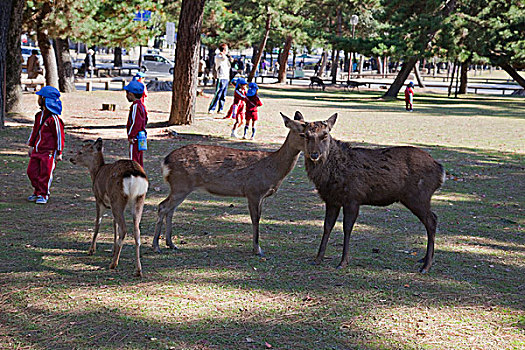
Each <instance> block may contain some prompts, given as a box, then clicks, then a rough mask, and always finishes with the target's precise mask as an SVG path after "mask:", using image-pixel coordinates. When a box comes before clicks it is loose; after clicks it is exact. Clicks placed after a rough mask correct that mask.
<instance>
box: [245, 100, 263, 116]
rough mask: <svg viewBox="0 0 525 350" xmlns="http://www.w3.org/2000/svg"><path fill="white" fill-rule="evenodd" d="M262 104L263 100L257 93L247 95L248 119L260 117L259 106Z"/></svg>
mask: <svg viewBox="0 0 525 350" xmlns="http://www.w3.org/2000/svg"><path fill="white" fill-rule="evenodd" d="M260 106H262V102H261V100H260V99H259V97H258V96H257V95H254V96H246V120H249V119H253V120H257V119H259V112H258V111H257V107H260Z"/></svg>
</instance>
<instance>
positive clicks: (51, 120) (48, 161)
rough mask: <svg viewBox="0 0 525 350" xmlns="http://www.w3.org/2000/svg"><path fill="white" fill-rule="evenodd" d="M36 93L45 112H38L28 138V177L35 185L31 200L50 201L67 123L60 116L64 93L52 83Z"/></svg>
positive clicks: (29, 199) (43, 202) (38, 202)
mask: <svg viewBox="0 0 525 350" xmlns="http://www.w3.org/2000/svg"><path fill="white" fill-rule="evenodd" d="M36 94H37V95H38V105H39V106H40V109H41V111H40V112H38V113H37V114H36V115H35V124H34V125H33V130H32V131H31V136H29V140H28V141H27V144H28V145H29V147H30V148H29V152H28V154H29V157H30V158H29V165H28V166H27V176H28V177H29V180H30V181H31V185H32V186H33V188H34V191H33V194H32V195H30V196H29V197H28V198H27V200H28V201H30V202H36V203H37V204H46V203H47V201H48V200H49V194H50V192H49V189H50V187H51V182H52V181H53V170H55V166H56V162H59V161H61V160H62V151H63V150H64V122H63V121H62V119H60V117H59V116H60V114H61V113H62V102H61V101H60V92H59V91H58V90H57V89H56V88H54V87H52V86H44V87H43V88H42V89H40V91H38V92H37V93H36Z"/></svg>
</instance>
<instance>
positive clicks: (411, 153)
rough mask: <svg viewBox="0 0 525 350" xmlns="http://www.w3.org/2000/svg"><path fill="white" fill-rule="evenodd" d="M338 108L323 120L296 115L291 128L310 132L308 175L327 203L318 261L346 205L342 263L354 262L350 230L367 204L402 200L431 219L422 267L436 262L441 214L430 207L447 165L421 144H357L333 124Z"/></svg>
mask: <svg viewBox="0 0 525 350" xmlns="http://www.w3.org/2000/svg"><path fill="white" fill-rule="evenodd" d="M336 120H337V114H334V115H332V116H331V117H330V118H329V119H328V120H326V121H322V122H312V123H306V122H304V121H290V124H291V126H290V129H292V130H295V131H296V132H298V133H300V135H301V136H302V137H303V138H304V143H303V150H304V155H305V156H304V158H305V165H306V171H307V173H308V177H309V178H310V180H311V181H312V182H313V183H314V184H315V187H316V188H317V191H318V193H319V196H320V197H321V199H322V200H323V201H324V202H325V203H326V213H325V220H324V233H323V238H322V240H321V245H320V247H319V252H318V254H317V257H316V258H315V261H314V263H315V264H320V263H321V261H322V260H323V257H324V254H325V250H326V244H327V242H328V238H329V237H330V232H331V231H332V229H333V227H334V224H335V222H336V220H337V217H338V216H339V212H340V210H341V207H343V214H344V218H343V231H344V245H343V257H342V259H341V262H340V264H339V266H338V268H344V267H346V266H347V265H348V260H349V258H348V250H349V243H350V233H351V232H352V228H353V226H354V223H355V220H356V219H357V216H358V214H359V207H360V206H361V205H374V206H387V205H390V204H392V203H394V202H401V204H403V205H404V206H405V207H407V208H408V209H409V210H410V211H411V212H412V213H413V214H414V215H416V216H417V217H418V219H419V220H420V221H421V222H422V223H423V225H425V228H426V230H427V237H428V242H427V251H426V255H425V257H424V258H423V259H421V260H420V261H419V262H422V263H423V266H422V267H421V269H420V271H421V272H422V273H426V272H428V271H429V269H430V267H431V266H432V260H433V257H434V238H435V234H436V226H437V217H436V215H435V214H434V213H433V212H432V211H431V210H430V200H431V197H432V195H433V193H434V192H435V191H436V190H437V189H438V188H439V187H441V185H442V184H443V182H444V181H445V171H444V169H443V166H441V164H439V163H438V162H436V161H435V160H434V159H433V158H432V157H431V156H430V155H429V154H428V153H426V152H424V151H423V150H421V149H419V148H415V147H389V148H379V149H367V148H355V147H351V146H350V144H348V143H346V142H342V141H339V140H335V139H333V138H332V137H331V136H330V130H331V129H332V127H333V126H334V124H335V121H336Z"/></svg>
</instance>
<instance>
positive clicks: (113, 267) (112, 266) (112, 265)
mask: <svg viewBox="0 0 525 350" xmlns="http://www.w3.org/2000/svg"><path fill="white" fill-rule="evenodd" d="M116 267H117V264H115V263H111V264H110V265H109V269H110V270H114V269H115V268H116Z"/></svg>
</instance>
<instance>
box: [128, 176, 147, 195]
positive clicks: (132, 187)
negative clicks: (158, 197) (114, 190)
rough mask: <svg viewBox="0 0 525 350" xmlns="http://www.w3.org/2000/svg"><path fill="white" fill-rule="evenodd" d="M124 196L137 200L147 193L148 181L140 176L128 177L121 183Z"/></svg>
mask: <svg viewBox="0 0 525 350" xmlns="http://www.w3.org/2000/svg"><path fill="white" fill-rule="evenodd" d="M122 187H123V189H122V190H123V191H124V194H125V195H126V196H128V197H129V198H137V197H139V196H142V195H144V194H146V192H148V180H146V179H145V178H143V177H140V176H130V177H126V178H124V180H123V181H122Z"/></svg>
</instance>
